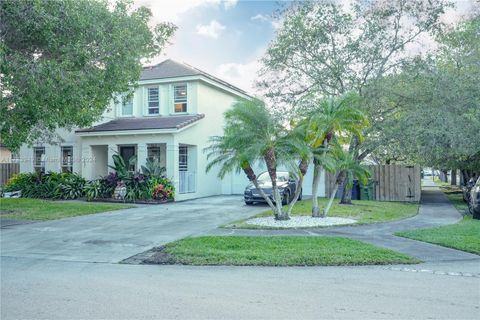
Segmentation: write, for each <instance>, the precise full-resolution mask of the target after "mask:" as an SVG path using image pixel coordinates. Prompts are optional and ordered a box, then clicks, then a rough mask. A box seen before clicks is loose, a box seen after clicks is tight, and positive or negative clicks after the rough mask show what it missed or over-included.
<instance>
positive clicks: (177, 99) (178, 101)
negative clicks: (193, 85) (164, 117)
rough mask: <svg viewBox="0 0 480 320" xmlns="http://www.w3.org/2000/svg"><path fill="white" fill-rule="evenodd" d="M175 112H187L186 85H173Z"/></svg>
mask: <svg viewBox="0 0 480 320" xmlns="http://www.w3.org/2000/svg"><path fill="white" fill-rule="evenodd" d="M173 91H174V106H175V113H180V112H187V85H186V84H180V85H175V86H173Z"/></svg>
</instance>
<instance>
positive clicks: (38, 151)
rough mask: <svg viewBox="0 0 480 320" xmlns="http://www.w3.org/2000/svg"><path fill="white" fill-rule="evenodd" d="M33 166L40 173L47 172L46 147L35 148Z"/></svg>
mask: <svg viewBox="0 0 480 320" xmlns="http://www.w3.org/2000/svg"><path fill="white" fill-rule="evenodd" d="M33 168H34V169H35V171H36V172H38V173H45V147H34V148H33Z"/></svg>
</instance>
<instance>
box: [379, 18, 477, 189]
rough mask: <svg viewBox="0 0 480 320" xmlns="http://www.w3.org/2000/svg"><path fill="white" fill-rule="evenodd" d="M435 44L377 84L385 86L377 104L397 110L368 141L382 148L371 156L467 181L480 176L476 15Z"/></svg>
mask: <svg viewBox="0 0 480 320" xmlns="http://www.w3.org/2000/svg"><path fill="white" fill-rule="evenodd" d="M438 43H439V48H438V50H437V51H436V52H435V53H434V54H433V55H432V56H430V57H428V58H426V59H418V60H417V61H416V63H415V64H414V65H410V66H408V67H405V68H403V70H402V72H401V73H400V74H397V75H392V76H390V77H388V78H386V79H385V81H383V83H382V84H376V85H377V86H379V85H382V86H384V88H383V89H382V90H381V91H382V92H383V94H382V96H381V101H382V102H383V103H384V104H385V105H395V106H396V110H397V111H396V112H395V113H394V114H393V116H392V117H390V118H389V119H388V120H387V121H386V123H385V125H383V126H382V130H381V131H380V132H379V134H378V135H377V136H376V137H375V139H372V141H371V142H372V143H377V144H378V145H379V146H380V147H378V148H377V149H376V151H375V152H374V153H373V155H374V156H375V158H376V159H378V160H379V161H384V162H389V161H395V162H399V161H403V162H405V161H406V162H416V163H419V164H421V165H424V166H428V167H435V168H438V169H441V170H447V169H453V170H457V169H460V170H462V171H463V173H464V176H465V179H466V180H468V178H469V177H470V176H471V175H472V174H474V173H475V172H479V173H480V86H479V85H478V83H479V74H480V17H479V16H478V15H477V16H474V17H472V18H471V19H468V20H466V21H464V22H462V23H460V24H459V25H458V26H456V27H455V28H452V29H451V30H450V31H449V32H446V33H444V34H442V35H440V36H439V37H438ZM372 91H377V92H378V90H372ZM372 101H375V100H372ZM376 101H379V99H377V100H376Z"/></svg>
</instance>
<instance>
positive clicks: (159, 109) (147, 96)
mask: <svg viewBox="0 0 480 320" xmlns="http://www.w3.org/2000/svg"><path fill="white" fill-rule="evenodd" d="M151 88H154V89H157V90H158V113H153V114H151V113H149V112H148V111H149V105H148V102H149V100H148V98H149V94H148V89H151ZM160 102H161V90H160V86H147V87H145V109H144V116H145V117H158V116H160V111H161V103H160Z"/></svg>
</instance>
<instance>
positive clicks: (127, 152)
mask: <svg viewBox="0 0 480 320" xmlns="http://www.w3.org/2000/svg"><path fill="white" fill-rule="evenodd" d="M120 156H121V157H122V158H123V161H125V163H126V164H127V166H128V165H129V161H130V159H131V158H132V157H133V156H135V146H120ZM128 170H130V171H135V164H132V165H131V166H129V168H128Z"/></svg>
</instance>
